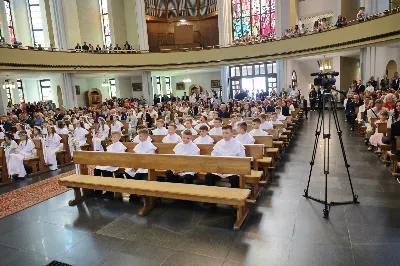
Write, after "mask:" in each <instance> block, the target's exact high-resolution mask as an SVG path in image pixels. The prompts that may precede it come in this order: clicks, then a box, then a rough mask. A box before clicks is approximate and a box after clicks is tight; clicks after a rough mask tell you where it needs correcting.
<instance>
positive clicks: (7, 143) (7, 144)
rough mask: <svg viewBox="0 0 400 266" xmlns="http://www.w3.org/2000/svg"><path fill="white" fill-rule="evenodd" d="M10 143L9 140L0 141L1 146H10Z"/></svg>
mask: <svg viewBox="0 0 400 266" xmlns="http://www.w3.org/2000/svg"><path fill="white" fill-rule="evenodd" d="M10 145H11V141H3V142H2V143H1V146H2V147H3V148H8V147H10Z"/></svg>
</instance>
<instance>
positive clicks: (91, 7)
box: [68, 0, 103, 47]
mask: <svg viewBox="0 0 400 266" xmlns="http://www.w3.org/2000/svg"><path fill="white" fill-rule="evenodd" d="M68 1H70V0H68ZM76 3H77V9H78V18H79V28H80V32H81V44H82V43H83V42H86V43H87V45H89V44H92V45H93V46H94V47H96V45H97V44H100V45H102V44H103V33H102V25H101V16H100V6H99V1H98V0H78V1H76Z"/></svg>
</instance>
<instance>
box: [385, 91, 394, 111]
mask: <svg viewBox="0 0 400 266" xmlns="http://www.w3.org/2000/svg"><path fill="white" fill-rule="evenodd" d="M384 101H385V104H384V105H383V107H384V108H386V109H388V110H389V111H390V110H393V109H394V106H395V103H396V101H397V98H396V95H394V94H393V93H388V94H387V95H386V96H385V100H384Z"/></svg>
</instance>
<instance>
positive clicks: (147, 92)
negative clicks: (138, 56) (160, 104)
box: [142, 71, 154, 105]
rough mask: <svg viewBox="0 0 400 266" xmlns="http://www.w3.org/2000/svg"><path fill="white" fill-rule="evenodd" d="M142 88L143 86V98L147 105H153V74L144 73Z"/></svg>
mask: <svg viewBox="0 0 400 266" xmlns="http://www.w3.org/2000/svg"><path fill="white" fill-rule="evenodd" d="M142 86H143V97H144V99H145V100H146V102H147V104H149V105H152V104H153V94H154V93H153V86H152V84H151V72H150V71H143V73H142Z"/></svg>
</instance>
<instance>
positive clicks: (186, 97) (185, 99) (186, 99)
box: [182, 91, 189, 102]
mask: <svg viewBox="0 0 400 266" xmlns="http://www.w3.org/2000/svg"><path fill="white" fill-rule="evenodd" d="M182 101H185V102H188V101H189V96H187V95H186V91H185V92H184V93H183V97H182Z"/></svg>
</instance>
